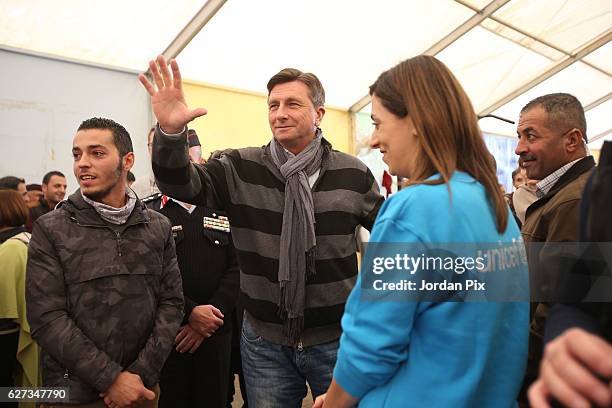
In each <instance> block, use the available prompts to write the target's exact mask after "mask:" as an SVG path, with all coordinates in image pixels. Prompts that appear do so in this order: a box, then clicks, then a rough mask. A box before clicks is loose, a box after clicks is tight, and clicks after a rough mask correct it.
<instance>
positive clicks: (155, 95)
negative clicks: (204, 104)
mask: <svg viewBox="0 0 612 408" xmlns="http://www.w3.org/2000/svg"><path fill="white" fill-rule="evenodd" d="M170 67H171V68H172V73H170V70H169V69H168V64H167V63H166V59H165V58H164V57H163V55H160V56H158V57H157V60H156V61H149V68H150V69H151V74H152V75H153V80H154V82H155V86H153V84H151V83H150V82H149V80H148V79H147V78H146V77H145V76H144V75H143V74H140V75H139V76H138V79H139V80H140V82H141V83H142V85H143V86H144V87H145V89H146V90H147V92H148V93H149V95H151V106H152V108H153V113H154V114H155V117H156V118H157V121H158V122H159V126H161V128H162V129H163V131H164V132H166V133H180V132H182V131H183V129H184V128H185V125H187V123H189V122H191V121H192V120H194V119H195V118H197V117H200V116H203V115H206V109H204V108H196V109H192V110H190V109H189V107H188V106H187V102H186V101H185V95H184V94H183V85H182V83H181V71H180V70H179V67H178V63H177V62H176V60H174V59H173V60H171V61H170ZM156 88H157V89H156Z"/></svg>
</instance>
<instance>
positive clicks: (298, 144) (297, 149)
mask: <svg viewBox="0 0 612 408" xmlns="http://www.w3.org/2000/svg"><path fill="white" fill-rule="evenodd" d="M316 136H317V134H316V132H315V133H313V134H312V136H311V137H310V138H308V139H302V140H296V141H295V143H293V144H290V145H289V144H284V143H282V142H279V143H280V145H281V146H283V148H285V149H286V150H288V151H290V152H291V153H293V154H294V155H296V156H297V155H298V154H300V153H301V152H302V151H303V150H304V149H305V148H306V147H307V146H308V145H309V144H310V142H312V141H313V140H314V138H315V137H316Z"/></svg>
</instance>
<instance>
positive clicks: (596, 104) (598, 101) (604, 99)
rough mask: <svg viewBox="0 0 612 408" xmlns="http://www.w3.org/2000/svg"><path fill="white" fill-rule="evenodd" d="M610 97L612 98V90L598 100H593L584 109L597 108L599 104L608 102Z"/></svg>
mask: <svg viewBox="0 0 612 408" xmlns="http://www.w3.org/2000/svg"><path fill="white" fill-rule="evenodd" d="M610 99H612V92H610V93H609V94H607V95H604V96H602V97H601V98H599V99H597V100H596V101H593V102H591V103H589V104H588V105H587V106H585V107H584V111H585V112H586V111H590V110H591V109H595V108H596V107H598V106H599V105H601V104H602V103H604V102H608V101H609V100H610Z"/></svg>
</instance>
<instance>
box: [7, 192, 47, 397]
mask: <svg viewBox="0 0 612 408" xmlns="http://www.w3.org/2000/svg"><path fill="white" fill-rule="evenodd" d="M27 218H28V207H27V206H26V204H25V202H24V201H23V198H22V195H21V194H20V193H19V192H17V191H15V190H8V189H4V190H0V362H1V364H0V387H37V386H38V360H39V350H38V346H37V345H36V343H35V342H34V340H32V337H31V335H30V326H29V324H28V321H27V318H26V301H25V273H26V263H27V256H28V243H29V241H30V234H29V233H27V232H26V231H25V227H24V224H25V222H26V220H27ZM4 404H6V405H4ZM2 406H7V407H9V406H13V407H16V406H17V403H15V404H10V403H3V405H2ZM32 406H33V404H32Z"/></svg>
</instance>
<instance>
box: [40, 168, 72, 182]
mask: <svg viewBox="0 0 612 408" xmlns="http://www.w3.org/2000/svg"><path fill="white" fill-rule="evenodd" d="M53 176H58V177H63V178H66V176H64V174H63V173H62V172H61V171H57V170H52V171H50V172H48V173H47V174H45V177H43V180H42V182H43V184H44V185H47V184H49V181H50V180H51V177H53Z"/></svg>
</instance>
